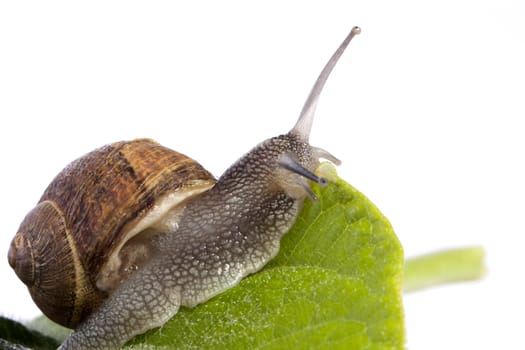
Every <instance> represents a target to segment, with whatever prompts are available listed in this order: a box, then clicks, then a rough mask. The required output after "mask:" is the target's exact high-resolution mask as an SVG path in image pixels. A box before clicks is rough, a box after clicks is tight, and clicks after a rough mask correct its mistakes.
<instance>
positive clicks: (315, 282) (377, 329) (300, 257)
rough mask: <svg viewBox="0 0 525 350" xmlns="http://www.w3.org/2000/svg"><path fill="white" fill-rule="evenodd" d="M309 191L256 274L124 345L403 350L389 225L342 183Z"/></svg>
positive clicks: (395, 244) (397, 256)
mask: <svg viewBox="0 0 525 350" xmlns="http://www.w3.org/2000/svg"><path fill="white" fill-rule="evenodd" d="M314 191H315V192H316V194H317V195H318V197H319V200H318V201H317V202H311V201H307V202H306V204H305V207H304V209H303V211H302V213H301V215H300V217H299V218H298V220H297V223H296V225H295V226H294V227H293V228H292V229H291V231H290V232H288V233H287V234H286V235H285V237H284V238H283V239H282V241H281V251H280V254H279V255H278V256H277V257H276V258H275V259H274V260H272V261H271V262H270V263H269V264H268V265H267V266H266V267H265V268H264V269H263V270H262V271H261V272H259V273H256V274H254V275H251V276H249V277H248V278H245V279H244V280H242V281H241V282H240V283H239V284H238V285H237V286H236V287H234V288H232V289H230V290H228V291H226V292H224V293H223V294H221V295H219V296H217V297H215V298H213V299H212V300H210V301H208V302H206V303H204V304H202V305H199V306H197V307H195V308H192V309H190V308H181V310H180V311H179V313H178V314H177V315H176V316H175V317H174V318H173V319H172V320H171V321H170V322H168V323H167V324H166V325H164V326H163V327H161V328H160V329H156V330H153V331H151V332H148V333H147V334H145V335H143V336H140V337H138V338H137V339H136V340H134V341H133V342H131V344H130V345H129V348H132V349H149V348H163V347H164V348H177V349H217V348H228V349H247V348H256V349H283V348H284V349H286V348H288V349H401V348H403V344H404V342H405V337H404V321H403V309H402V296H401V290H402V287H401V281H402V271H403V264H404V262H403V251H402V248H401V245H400V243H399V241H398V239H397V237H396V236H395V234H394V232H393V230H392V227H391V226H390V223H389V222H388V221H387V219H386V218H385V217H384V216H383V215H382V214H381V213H380V212H379V211H378V210H377V208H376V207H375V206H374V205H373V204H372V203H371V202H370V201H369V200H368V199H367V198H366V197H364V196H363V195H362V194H361V193H359V192H358V191H357V190H356V189H354V188H353V187H351V186H350V185H348V184H346V183H345V182H343V181H342V180H339V179H338V180H337V181H335V182H333V183H330V184H329V185H328V186H327V187H326V188H324V189H322V190H319V189H318V188H315V189H314Z"/></svg>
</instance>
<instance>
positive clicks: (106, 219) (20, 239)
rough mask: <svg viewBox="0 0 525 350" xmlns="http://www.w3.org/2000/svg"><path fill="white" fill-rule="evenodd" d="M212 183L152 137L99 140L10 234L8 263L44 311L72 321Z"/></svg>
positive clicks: (99, 299) (89, 308)
mask: <svg viewBox="0 0 525 350" xmlns="http://www.w3.org/2000/svg"><path fill="white" fill-rule="evenodd" d="M214 183H215V180H214V178H213V176H212V175H211V174H210V173H209V172H208V171H206V170H205V169H204V168H203V167H202V166H201V165H200V164H198V163H197V162H195V161H194V160H192V159H190V158H188V157H186V156H185V155H183V154H180V153H178V152H175V151H173V150H170V149H168V148H165V147H163V146H161V145H160V144H158V143H156V142H155V141H152V140H149V139H137V140H134V141H129V142H126V141H123V142H116V143H113V144H110V145H106V146H103V147H101V148H99V149H96V150H94V151H92V152H90V153H88V154H86V155H85V156H83V157H81V158H79V159H77V160H76V161H74V162H73V163H71V164H70V165H69V166H67V167H66V168H65V169H64V170H62V172H60V173H59V174H58V175H57V177H56V178H55V179H54V180H53V181H52V182H51V184H50V185H49V186H48V188H47V189H46V191H45V192H44V194H43V195H42V197H41V199H40V201H39V203H38V204H37V206H36V207H35V208H34V209H32V210H31V211H30V212H29V214H28V215H27V216H26V217H25V219H24V220H23V222H22V223H21V225H20V228H19V230H18V233H17V234H16V235H15V237H14V238H13V241H12V243H11V247H10V249H9V254H8V260H9V264H10V265H11V266H12V267H13V269H14V270H15V271H16V273H17V275H18V277H19V278H20V279H21V280H22V281H23V282H24V283H25V284H26V285H27V287H28V289H29V291H30V293H31V296H32V298H33V300H34V301H35V303H36V304H37V305H38V306H39V308H40V309H41V310H42V312H43V313H44V314H45V315H47V316H48V317H49V318H50V319H51V320H53V321H55V322H57V323H59V324H61V325H63V326H66V327H69V328H74V327H76V326H77V325H78V324H79V323H80V322H81V321H82V320H83V319H84V318H85V317H86V316H87V315H89V314H91V312H92V310H93V309H95V308H96V307H97V306H98V305H100V304H101V302H102V301H103V300H104V299H105V298H107V296H108V295H109V294H110V293H111V292H112V290H114V289H115V288H116V287H117V286H118V285H119V284H120V283H121V281H123V280H124V279H125V278H126V276H127V275H128V274H129V273H131V272H132V271H133V270H135V269H137V268H140V266H141V264H143V263H144V262H145V261H146V260H147V258H148V256H149V255H150V254H151V253H152V249H153V247H152V245H151V244H150V241H151V238H152V237H153V236H155V235H157V234H160V233H162V232H166V231H168V230H170V228H173V227H176V225H177V220H178V217H179V216H180V214H181V212H182V211H183V209H184V205H185V203H187V202H188V201H189V200H191V198H193V197H195V196H196V195H197V194H199V193H201V192H203V191H206V190H207V189H209V188H210V187H212V186H213V184H214ZM172 231H173V230H172Z"/></svg>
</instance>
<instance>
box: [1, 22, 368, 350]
mask: <svg viewBox="0 0 525 350" xmlns="http://www.w3.org/2000/svg"><path fill="white" fill-rule="evenodd" d="M359 33H360V29H359V28H358V27H354V28H353V29H352V30H351V32H350V33H349V34H348V35H347V37H346V38H345V40H344V41H343V42H342V43H341V45H340V46H339V48H338V49H337V50H336V52H335V53H334V54H333V56H332V57H331V58H330V60H329V61H328V63H327V64H326V66H325V67H324V69H323V71H322V72H321V74H320V75H319V77H318V79H317V81H316V83H315V84H314V86H313V88H312V90H311V92H310V95H309V96H308V98H307V100H306V102H305V105H304V107H303V109H302V111H301V114H300V116H299V119H298V121H297V122H296V124H295V126H294V127H293V128H292V130H291V131H289V132H288V133H287V134H284V135H280V136H277V137H273V138H270V139H268V140H266V141H264V142H262V143H260V144H259V145H257V146H256V147H255V148H253V149H252V150H251V151H250V152H249V153H247V154H245V155H244V156H243V157H241V158H240V159H239V160H238V161H237V162H236V163H234V164H233V165H232V166H231V167H230V168H229V169H228V170H226V172H225V173H224V174H223V175H222V176H221V177H220V178H219V179H218V181H217V182H216V184H215V185H213V186H212V187H211V188H210V189H209V190H206V191H204V192H202V193H199V194H197V195H196V196H195V197H194V198H192V199H191V200H189V201H188V202H187V204H186V205H185V207H184V209H183V210H182V211H179V212H177V218H178V222H177V224H176V225H175V226H174V227H176V229H173V230H172V231H171V232H167V233H165V234H162V235H158V236H155V239H153V243H152V249H153V250H154V251H155V254H152V255H151V257H150V258H149V259H148V260H147V261H144V262H142V263H141V266H140V267H139V268H138V269H137V270H136V271H134V272H133V273H130V274H129V275H128V276H126V279H125V280H124V281H122V282H120V284H119V285H118V286H117V287H116V288H115V289H114V290H112V291H111V292H110V293H109V295H108V296H107V299H105V300H104V301H103V302H102V304H101V305H100V306H98V307H97V308H95V309H94V310H93V311H92V312H91V313H90V314H89V315H87V316H86V317H85V318H82V319H81V320H80V321H79V325H78V327H76V329H75V331H74V332H73V333H72V334H71V336H70V337H69V338H67V339H66V340H65V341H64V343H63V344H62V345H61V347H60V349H114V348H118V347H120V346H122V345H123V344H124V343H125V342H126V341H128V340H130V339H131V338H132V337H134V336H135V335H137V334H141V333H144V332H145V331H147V330H149V329H152V328H155V327H159V326H161V325H162V324H164V323H165V322H166V321H168V320H169V319H170V318H171V317H173V316H174V315H175V314H176V313H177V312H178V310H179V307H180V306H181V305H182V306H188V307H192V306H195V305H197V304H199V303H202V302H205V301H207V300H209V299H210V298H212V297H213V296H215V295H217V294H219V293H221V292H223V291H225V290H227V289H229V288H231V287H232V286H234V285H236V284H237V283H238V282H239V281H240V280H241V279H242V278H243V277H245V276H247V275H249V274H251V273H254V272H256V271H258V270H260V269H261V268H262V267H263V266H264V265H265V264H266V263H267V262H268V261H270V260H271V259H272V258H273V257H274V256H275V255H276V254H277V253H278V251H279V242H280V239H281V237H282V236H283V235H284V234H285V233H286V232H287V231H288V230H289V229H290V227H291V226H292V225H293V223H294V222H295V220H296V218H297V216H298V213H299V211H300V209H301V207H302V204H303V202H304V200H305V198H306V197H309V198H311V199H312V200H315V199H316V198H315V195H314V194H313V193H312V191H311V190H310V183H311V182H316V183H319V184H320V185H322V186H324V185H326V180H325V179H323V178H321V177H318V176H317V175H315V174H314V171H315V169H316V168H317V166H318V165H319V159H321V158H322V159H326V160H329V161H331V162H333V163H335V164H339V163H340V162H339V160H337V159H336V158H335V157H334V156H332V155H331V154H330V153H328V152H327V151H324V150H322V149H320V148H316V147H313V146H311V145H310V144H309V136H310V131H311V128H312V122H313V117H314V112H315V108H316V105H317V102H318V99H319V96H320V93H321V91H322V89H323V86H324V84H325V82H326V80H327V78H328V76H329V75H330V73H331V71H332V69H333V68H334V66H335V64H336V63H337V61H338V59H339V58H340V56H341V55H342V53H343V52H344V50H345V49H346V47H347V46H348V44H349V42H350V41H351V40H352V38H353V37H354V36H355V35H357V34H359ZM19 243H20V242H19ZM9 254H10V263H11V262H12V266H13V265H16V261H15V260H16V259H15V258H14V256H15V253H12V252H11V251H10V253H9ZM56 283H60V281H59V280H57V281H56ZM181 336H182V335H181Z"/></svg>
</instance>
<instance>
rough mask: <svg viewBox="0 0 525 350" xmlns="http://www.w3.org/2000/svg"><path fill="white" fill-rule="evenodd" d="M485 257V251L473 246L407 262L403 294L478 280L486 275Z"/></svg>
mask: <svg viewBox="0 0 525 350" xmlns="http://www.w3.org/2000/svg"><path fill="white" fill-rule="evenodd" d="M484 258H485V249H483V247H480V246H474V247H465V248H456V249H450V250H444V251H438V252H435V253H432V254H425V255H423V256H420V257H415V258H411V259H408V260H407V261H406V263H405V276H404V281H403V288H404V291H405V292H411V291H415V290H419V289H423V288H428V287H432V286H435V285H440V284H445V283H452V282H464V281H474V280H478V279H480V278H482V277H483V276H484V275H485V273H486V272H487V268H486V267H485V264H484Z"/></svg>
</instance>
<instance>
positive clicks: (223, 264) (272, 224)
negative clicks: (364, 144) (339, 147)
mask: <svg viewBox="0 0 525 350" xmlns="http://www.w3.org/2000/svg"><path fill="white" fill-rule="evenodd" d="M283 154H288V155H290V154H291V155H292V156H293V157H294V159H295V160H296V161H297V162H298V163H299V164H301V165H302V166H303V167H305V168H307V169H309V170H310V171H313V170H314V169H315V168H316V166H317V165H318V163H319V161H318V159H316V158H315V156H316V152H315V149H314V148H312V147H310V146H309V145H308V143H306V142H303V141H301V140H300V139H299V138H298V137H296V136H295V135H293V134H288V135H283V136H279V137H276V138H272V139H269V140H267V141H265V142H263V143H262V144H260V145H259V146H257V147H256V148H254V149H253V150H252V151H251V152H250V153H248V154H247V155H245V156H244V157H243V158H241V159H240V160H239V161H238V162H237V163H235V164H234V165H233V166H232V167H230V168H229V169H228V170H227V171H226V172H225V174H224V175H223V176H222V177H221V178H220V179H219V181H218V182H217V184H216V185H215V186H214V187H213V188H212V189H211V190H210V191H208V192H205V193H203V194H202V195H201V196H199V197H198V198H197V199H195V200H194V201H193V202H191V203H189V204H188V205H187V207H186V208H185V212H184V213H183V215H182V218H181V221H180V225H179V227H180V228H179V229H178V230H177V231H175V232H172V233H169V234H167V235H163V236H161V238H159V239H158V241H157V242H156V244H155V247H156V249H157V252H156V254H155V258H153V259H152V260H151V261H149V263H148V264H147V265H145V266H144V267H143V268H142V269H141V270H140V271H138V272H136V273H135V274H133V275H132V276H131V277H130V279H129V280H128V281H126V282H125V283H124V284H123V285H122V286H121V287H120V288H119V289H117V290H116V291H115V292H114V293H113V294H112V295H111V296H110V297H109V298H108V299H107V300H106V301H105V302H104V303H103V304H102V306H101V307H100V308H99V309H97V310H96V311H95V312H94V313H93V314H92V315H91V316H89V317H88V318H87V319H86V320H85V321H84V322H83V323H82V324H81V325H80V326H79V328H77V330H76V331H75V332H74V333H73V334H72V335H71V337H70V338H68V339H67V340H66V341H65V343H64V344H63V345H62V347H61V349H110V348H117V347H119V346H121V345H122V344H123V343H124V342H126V341H127V340H129V339H130V338H132V337H133V336H134V335H137V334H140V333H143V332H145V331H147V330H148V329H151V328H154V327H158V326H160V325H162V324H163V323H165V322H166V321H167V320H169V319H170V318H171V317H172V316H173V315H174V314H176V313H177V311H178V309H179V306H181V305H183V306H194V305H196V304H199V303H202V302H204V301H206V300H208V299H210V298H211V297H213V296H215V295H217V294H219V293H221V292H223V291H224V290H226V289H228V288H231V287H232V286H234V285H236V284H237V283H238V282H239V281H240V280H241V279H242V278H243V277H245V276H246V275H248V274H250V273H253V272H255V271H258V270H260V269H261V268H262V267H263V266H264V265H265V264H266V263H267V262H268V261H269V260H271V259H272V258H273V257H274V256H275V255H276V254H277V252H278V251H279V240H280V238H281V237H282V235H283V234H284V233H285V232H286V231H288V229H289V228H290V226H291V225H292V224H293V223H294V221H295V219H296V217H297V214H298V212H299V210H300V207H301V205H302V203H303V202H304V198H305V196H306V195H307V191H306V190H305V188H304V187H303V185H306V180H305V179H304V178H303V177H301V176H299V175H297V174H294V173H291V172H290V171H287V170H283V169H282V167H280V166H279V165H278V162H279V159H280V157H281V156H282V155H283ZM283 177H285V178H283Z"/></svg>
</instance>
